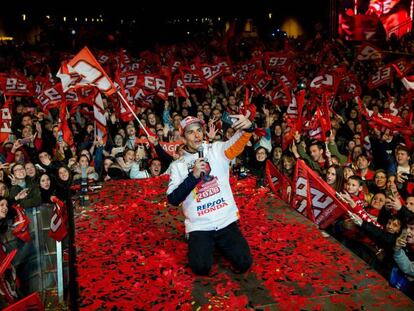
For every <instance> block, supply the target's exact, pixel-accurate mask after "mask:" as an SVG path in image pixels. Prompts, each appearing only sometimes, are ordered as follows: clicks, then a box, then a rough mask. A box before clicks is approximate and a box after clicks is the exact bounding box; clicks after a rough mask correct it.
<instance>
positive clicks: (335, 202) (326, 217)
mask: <svg viewBox="0 0 414 311" xmlns="http://www.w3.org/2000/svg"><path fill="white" fill-rule="evenodd" d="M293 184H294V185H295V196H294V198H293V200H292V207H293V208H294V209H296V210H297V211H298V212H299V213H301V214H303V215H304V216H306V217H308V218H309V219H310V220H312V221H313V222H314V223H316V224H317V225H318V226H319V227H320V228H321V229H325V228H326V227H327V226H329V225H330V224H331V223H332V222H334V221H335V220H336V219H337V218H339V217H340V216H342V215H343V214H344V213H346V212H348V211H350V212H353V213H355V214H357V215H358V216H360V217H361V218H362V219H363V220H364V221H366V222H370V223H372V224H374V225H375V226H377V227H380V228H382V226H381V225H380V224H379V223H378V222H376V221H375V220H374V219H372V218H371V217H370V216H369V215H368V213H367V212H366V211H365V210H364V209H363V207H362V206H360V205H357V206H356V207H355V208H352V207H350V206H349V205H348V204H345V203H343V202H342V201H341V200H339V199H338V198H337V197H336V192H335V190H334V189H333V188H332V187H331V186H329V185H328V184H327V183H326V182H325V181H324V180H323V179H322V178H321V177H320V176H319V175H318V174H317V173H315V172H314V171H313V170H312V169H310V168H309V167H308V166H307V165H306V164H305V162H304V161H303V160H300V159H299V160H298V161H297V163H296V169H295V178H294V183H293Z"/></svg>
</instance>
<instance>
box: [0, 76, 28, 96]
mask: <svg viewBox="0 0 414 311" xmlns="http://www.w3.org/2000/svg"><path fill="white" fill-rule="evenodd" d="M0 90H2V91H3V93H4V95H6V96H33V93H34V92H33V85H32V83H31V82H30V81H28V80H27V79H26V77H25V76H24V75H23V74H20V73H16V74H5V73H0Z"/></svg>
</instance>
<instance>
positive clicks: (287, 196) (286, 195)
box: [266, 160, 293, 202]
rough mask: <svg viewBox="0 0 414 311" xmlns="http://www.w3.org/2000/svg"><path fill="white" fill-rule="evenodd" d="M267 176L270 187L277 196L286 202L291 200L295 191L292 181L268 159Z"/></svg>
mask: <svg viewBox="0 0 414 311" xmlns="http://www.w3.org/2000/svg"><path fill="white" fill-rule="evenodd" d="M266 177H267V182H268V184H269V187H270V189H272V191H273V192H274V193H275V194H276V196H278V197H279V198H280V199H282V200H284V201H286V202H290V201H291V199H292V192H293V187H292V183H291V181H290V180H289V178H287V177H286V176H285V175H283V174H282V173H281V172H280V171H279V170H278V169H277V167H276V166H274V164H273V163H272V162H271V161H270V160H267V161H266Z"/></svg>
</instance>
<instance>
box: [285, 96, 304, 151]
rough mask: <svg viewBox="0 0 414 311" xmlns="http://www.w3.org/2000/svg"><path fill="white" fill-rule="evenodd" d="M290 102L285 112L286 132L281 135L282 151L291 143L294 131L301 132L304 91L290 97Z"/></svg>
mask: <svg viewBox="0 0 414 311" xmlns="http://www.w3.org/2000/svg"><path fill="white" fill-rule="evenodd" d="M291 98H292V102H291V103H290V104H289V106H288V108H287V111H286V119H285V121H286V123H287V127H286V129H287V130H286V131H285V132H284V133H283V145H282V149H283V150H286V148H287V147H288V145H290V144H291V143H292V141H293V135H294V134H295V132H296V131H298V132H299V133H300V132H301V131H302V126H303V124H302V121H303V120H302V110H303V105H304V103H305V90H300V91H299V92H298V93H297V94H295V96H292V97H291Z"/></svg>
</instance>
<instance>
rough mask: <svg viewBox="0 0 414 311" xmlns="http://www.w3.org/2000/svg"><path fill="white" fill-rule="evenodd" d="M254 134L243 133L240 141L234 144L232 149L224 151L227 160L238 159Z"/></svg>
mask: <svg viewBox="0 0 414 311" xmlns="http://www.w3.org/2000/svg"><path fill="white" fill-rule="evenodd" d="M252 134H253V133H247V132H243V134H242V135H241V136H240V138H239V139H238V140H236V141H235V142H234V144H232V145H231V146H230V147H228V148H227V149H226V150H224V154H225V155H226V157H227V159H229V160H230V161H231V160H233V159H234V158H235V157H237V156H238V155H239V154H240V153H242V152H243V149H244V146H246V144H247V143H248V141H249V139H250V137H251V136H252Z"/></svg>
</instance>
